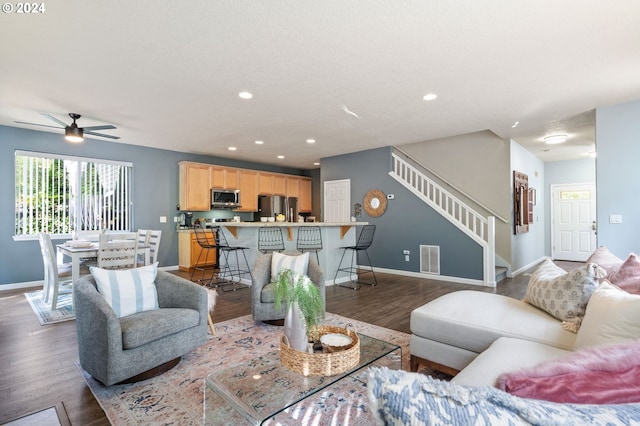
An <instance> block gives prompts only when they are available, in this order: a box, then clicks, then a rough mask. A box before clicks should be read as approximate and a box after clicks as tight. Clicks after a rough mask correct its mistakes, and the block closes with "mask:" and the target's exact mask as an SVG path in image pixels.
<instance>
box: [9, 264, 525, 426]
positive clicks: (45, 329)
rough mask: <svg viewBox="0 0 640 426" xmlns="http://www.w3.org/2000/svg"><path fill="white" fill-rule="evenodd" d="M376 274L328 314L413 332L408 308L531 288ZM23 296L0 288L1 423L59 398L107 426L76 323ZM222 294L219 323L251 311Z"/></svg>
mask: <svg viewBox="0 0 640 426" xmlns="http://www.w3.org/2000/svg"><path fill="white" fill-rule="evenodd" d="M176 273H177V274H178V275H181V276H184V277H186V278H188V277H189V276H188V274H184V273H179V272H177V271H176ZM376 276H377V277H378V285H377V286H376V287H370V286H365V285H363V286H362V288H361V289H360V290H357V291H356V290H351V289H347V288H343V287H337V286H330V287H327V311H328V312H332V313H336V314H339V315H343V316H346V317H350V318H354V319H357V320H360V321H365V322H369V323H372V324H376V325H379V326H383V327H387V328H391V329H393V330H398V331H402V332H405V333H409V316H410V313H411V310H412V309H414V308H416V307H418V306H421V305H423V304H425V303H427V302H429V301H430V300H433V299H435V298H436V297H438V296H440V295H442V294H446V293H449V292H452V291H456V290H462V289H470V290H477V291H485V292H492V293H499V294H503V295H506V296H510V297H514V298H518V299H520V298H522V297H523V296H524V293H525V290H526V286H527V283H528V277H527V276H524V275H519V276H518V277H516V278H514V279H507V280H505V281H503V282H501V283H500V284H499V285H498V287H497V288H495V289H493V288H486V287H479V286H468V285H460V284H454V283H447V282H443V281H435V280H428V279H424V278H412V277H403V276H398V275H389V274H382V273H379V274H376ZM26 291H28V289H20V290H6V291H0V347H1V348H2V352H1V354H0V424H3V423H6V422H7V421H9V420H12V419H14V418H17V417H20V416H22V415H25V414H28V413H31V412H34V411H38V410H41V409H44V408H47V407H50V406H54V405H56V404H57V403H59V402H61V401H62V402H64V405H65V407H66V409H67V413H68V415H69V419H70V421H71V423H72V424H75V425H108V424H109V422H108V420H107V418H106V416H105V415H104V412H103V411H102V409H101V408H100V406H99V405H98V403H97V401H96V400H95V399H94V397H93V395H92V394H91V391H90V390H89V389H88V388H87V386H86V385H85V382H84V380H83V379H82V377H81V376H80V373H79V370H78V368H77V367H76V365H75V362H76V361H77V359H78V354H77V339H76V328H75V321H67V322H63V323H58V324H52V325H47V326H41V325H40V323H39V322H38V320H37V318H36V316H35V315H34V313H33V312H32V310H31V307H30V306H29V304H28V302H27V300H26V298H25V297H24V295H23V293H25V292H26ZM219 295H220V296H219V297H218V301H217V304H216V308H215V312H214V314H213V321H214V322H221V321H225V320H228V319H232V318H237V317H239V316H242V315H249V314H251V306H250V292H249V289H248V288H245V289H240V290H237V291H230V292H222V291H219Z"/></svg>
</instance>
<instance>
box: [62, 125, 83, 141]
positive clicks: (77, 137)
mask: <svg viewBox="0 0 640 426" xmlns="http://www.w3.org/2000/svg"><path fill="white" fill-rule="evenodd" d="M83 133H84V132H83V131H82V129H79V128H78V127H77V126H76V127H73V126H69V127H67V128H66V129H64V138H65V139H66V140H67V141H68V142H72V143H80V142H82V141H84V137H83Z"/></svg>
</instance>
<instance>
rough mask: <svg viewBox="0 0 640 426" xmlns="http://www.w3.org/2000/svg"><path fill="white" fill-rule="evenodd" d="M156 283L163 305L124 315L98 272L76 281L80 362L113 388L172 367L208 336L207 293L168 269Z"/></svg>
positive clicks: (74, 288) (74, 291)
mask: <svg viewBox="0 0 640 426" xmlns="http://www.w3.org/2000/svg"><path fill="white" fill-rule="evenodd" d="M155 284H156V291H157V294H158V305H159V309H154V310H149V311H144V312H139V313H136V314H133V315H129V316H125V317H122V318H118V317H117V316H116V314H115V313H114V311H113V309H111V306H109V304H108V303H107V302H106V301H105V299H104V298H103V297H102V296H101V295H100V294H99V293H98V290H97V287H96V283H95V280H94V278H93V277H92V276H87V277H84V278H81V279H80V280H78V281H77V282H76V283H74V285H73V296H74V301H75V311H76V327H77V332H78V351H79V355H80V365H81V366H82V368H83V369H84V370H85V371H87V372H88V373H89V374H91V375H92V376H93V377H94V378H95V379H97V380H99V381H100V382H102V383H103V384H105V385H107V386H109V385H112V384H114V383H119V382H121V381H124V380H127V379H130V378H132V377H134V376H138V375H140V374H141V373H144V372H147V371H149V370H153V369H155V368H156V367H158V366H161V365H167V366H168V368H170V367H172V366H173V365H175V364H177V363H178V362H179V361H180V357H181V356H182V355H184V354H186V353H187V352H189V351H191V350H193V349H195V348H197V347H198V346H201V345H203V344H204V343H205V342H206V340H207V314H208V307H207V291H206V290H205V289H204V288H203V287H200V286H199V285H196V284H194V283H192V282H191V281H188V280H185V279H184V278H180V277H178V276H176V275H173V274H170V273H168V272H164V271H158V274H157V276H156V279H155ZM171 361H173V362H171ZM168 368H166V369H168ZM166 369H165V370H166ZM157 372H161V371H159V370H158V371H157Z"/></svg>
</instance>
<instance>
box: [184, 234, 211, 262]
mask: <svg viewBox="0 0 640 426" xmlns="http://www.w3.org/2000/svg"><path fill="white" fill-rule="evenodd" d="M202 250H203V248H202V247H200V244H198V239H197V238H196V234H195V232H180V233H178V269H179V270H181V271H193V268H194V267H195V266H196V262H197V261H198V256H200V253H201V252H202ZM210 250H211V251H210V252H209V257H208V259H207V261H206V262H205V261H204V260H205V255H206V253H204V254H203V255H202V259H200V263H199V264H198V266H206V267H213V266H215V264H216V250H215V249H210Z"/></svg>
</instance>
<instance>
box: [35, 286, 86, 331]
mask: <svg viewBox="0 0 640 426" xmlns="http://www.w3.org/2000/svg"><path fill="white" fill-rule="evenodd" d="M71 292H72V289H71V287H70V286H60V290H59V293H58V304H57V306H56V309H54V310H53V311H52V310H51V304H50V303H49V304H47V303H44V302H43V301H42V290H39V291H34V292H31V293H25V294H24V295H25V297H26V298H27V301H28V302H29V305H31V309H33V312H34V313H35V314H36V316H37V317H38V321H40V324H41V325H47V324H54V323H56V322H62V321H69V320H72V319H75V318H76V314H75V313H74V312H73V303H72V300H71V297H72V294H71Z"/></svg>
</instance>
